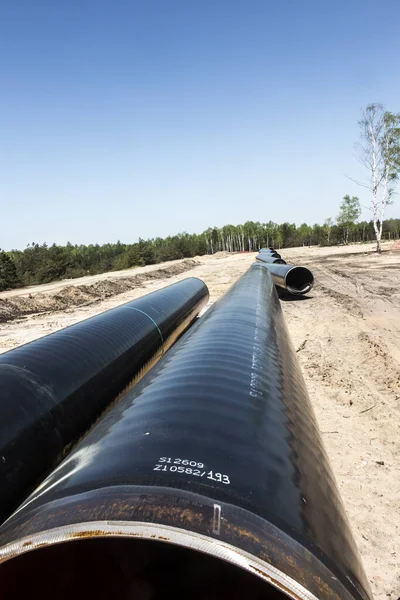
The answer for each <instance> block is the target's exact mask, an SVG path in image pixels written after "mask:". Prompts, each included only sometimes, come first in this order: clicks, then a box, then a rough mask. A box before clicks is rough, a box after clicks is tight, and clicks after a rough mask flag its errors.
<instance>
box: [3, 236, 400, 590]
mask: <svg viewBox="0 0 400 600" xmlns="http://www.w3.org/2000/svg"><path fill="white" fill-rule="evenodd" d="M389 249H390V245H384V250H385V251H384V252H383V253H382V255H381V256H377V255H375V254H374V253H373V252H372V251H373V246H372V245H355V246H348V247H346V248H338V247H334V248H316V247H312V248H307V247H306V248H293V249H289V250H286V251H282V254H283V257H284V258H285V259H286V260H288V261H293V262H294V263H295V264H296V263H297V264H304V265H305V266H308V267H310V268H311V269H312V270H313V272H314V275H315V278H316V285H315V288H314V289H313V291H312V292H311V293H310V295H309V297H308V298H307V299H300V300H294V301H284V300H282V308H283V311H284V314H285V318H286V321H287V323H288V327H289V330H290V333H291V336H292V341H293V344H294V346H295V348H296V350H297V356H298V358H299V361H300V364H301V367H302V370H303V373H304V377H305V380H306V383H307V387H308V390H309V393H310V397H311V401H312V403H313V405H314V408H315V411H316V414H317V418H318V422H319V425H320V429H321V431H322V435H323V438H324V441H325V444H326V447H327V450H328V454H329V456H330V459H331V462H332V466H333V470H334V472H335V475H336V478H337V481H338V485H339V488H340V491H341V494H342V497H343V500H344V503H345V506H346V509H347V511H348V515H349V518H350V522H351V525H352V528H353V532H354V535H355V537H356V540H357V543H358V546H359V548H360V551H361V555H362V558H363V561H364V565H365V569H366V572H367V575H368V577H369V580H370V582H371V586H372V590H373V593H374V596H375V599H376V600H384V599H386V598H389V599H390V600H396V599H398V598H399V596H400V550H399V544H398V538H399V534H400V403H399V400H400V252H389V251H388V250H389ZM253 260H254V254H237V255H227V254H223V253H220V254H217V255H214V256H213V257H197V258H196V259H195V260H194V261H192V262H190V261H187V262H186V263H185V261H174V263H166V264H165V265H154V266H152V267H144V268H140V269H134V270H131V271H122V272H119V273H109V274H104V275H100V276H94V277H85V278H82V279H80V280H72V281H69V282H66V281H63V282H59V283H56V284H49V285H47V286H38V287H35V288H28V289H25V290H23V291H21V290H14V291H12V292H3V293H1V294H0V317H1V314H3V321H4V322H3V323H0V352H5V351H6V350H8V349H11V348H14V347H15V346H18V345H20V344H23V343H25V342H28V341H31V340H33V339H36V338H38V337H41V336H43V335H46V334H48V333H50V332H52V331H56V330H58V329H61V328H62V327H66V326H68V325H71V324H73V323H76V322H77V321H80V320H82V319H85V318H87V317H90V316H92V315H95V314H98V313H100V312H102V311H104V310H106V309H108V308H112V307H114V306H117V305H119V304H121V303H123V302H127V301H129V300H132V299H134V298H137V297H139V296H141V295H143V294H146V293H149V292H151V291H154V290H156V289H159V288H161V287H163V286H165V285H167V284H169V283H173V282H175V281H179V280H181V279H183V278H185V277H188V276H195V277H200V278H201V279H203V280H204V281H205V282H206V283H207V285H208V287H209V289H210V304H212V303H213V302H215V300H216V299H218V297H220V296H221V295H222V294H223V293H225V291H226V290H227V289H228V288H229V287H230V286H231V285H232V283H233V282H234V281H235V280H236V279H237V278H238V277H239V276H240V275H241V274H242V273H243V272H244V271H245V270H246V269H247V268H248V267H249V266H250V264H251V263H252V262H253ZM182 263H184V264H182ZM176 268H177V270H176ZM151 273H153V275H151ZM149 275H150V278H148V276H149ZM138 276H139V277H138ZM110 279H111V280H112V281H111V283H110V284H109V281H110ZM118 282H122V283H121V286H120V287H118ZM104 286H105V287H104ZM71 287H73V288H76V289H75V290H72V292H71V290H68V289H67V288H71ZM76 290H78V291H79V293H78V292H77V291H76ZM88 290H89V291H88ZM114 292H115V293H117V295H113V293H114ZM65 295H67V296H68V298H69V300H68V302H67V303H66V304H65V303H64V304H63V300H62V299H63V296H65ZM37 296H39V301H38V300H37ZM55 296H56V297H57V298H58V299H56V301H55V300H54V297H55ZM21 297H22V299H21ZM60 298H61V304H60V302H59V299H60ZM103 298H105V299H103ZM76 299H77V303H78V304H82V305H81V306H78V307H76V306H74V302H75V300H76ZM10 301H11V302H14V304H13V305H12V306H13V307H14V308H13V309H12V311H11V313H12V314H11V317H12V320H6V321H5V318H6V312H7V310H11V309H10V305H9V302H10ZM37 302H39V304H35V303H37ZM37 305H39V308H40V310H41V311H43V310H46V311H47V312H45V313H44V314H30V315H28V313H29V312H30V311H31V310H32V306H33V308H35V306H37ZM15 307H16V308H15ZM57 307H58V308H60V307H63V309H62V310H57ZM1 309H3V313H1ZM18 311H20V312H19V313H18ZM21 311H22V312H21ZM18 314H19V315H20V316H19V317H18Z"/></svg>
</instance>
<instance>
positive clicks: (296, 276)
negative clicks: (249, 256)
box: [256, 254, 314, 296]
mask: <svg viewBox="0 0 400 600" xmlns="http://www.w3.org/2000/svg"><path fill="white" fill-rule="evenodd" d="M256 260H257V261H259V262H260V263H261V264H263V265H264V266H265V268H266V269H268V270H269V272H270V273H271V275H272V278H273V280H274V283H275V285H277V286H278V287H279V288H281V289H282V290H285V292H288V293H289V294H292V295H294V296H302V295H304V294H307V293H308V292H310V291H311V290H312V288H313V285H314V275H313V274H312V272H311V271H310V269H307V268H306V267H296V266H295V265H287V264H286V263H284V264H282V263H281V264H277V263H275V264H273V263H271V262H270V261H269V260H266V258H265V257H264V256H263V255H261V254H258V255H257V256H256ZM283 262H284V261H283Z"/></svg>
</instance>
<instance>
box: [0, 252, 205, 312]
mask: <svg viewBox="0 0 400 600" xmlns="http://www.w3.org/2000/svg"><path fill="white" fill-rule="evenodd" d="M199 264H200V263H199V262H198V261H196V260H193V259H191V258H188V259H186V260H183V261H182V262H180V263H178V264H173V265H170V266H169V267H163V268H160V269H156V270H154V271H148V272H147V273H140V274H137V275H133V276H132V277H123V278H122V277H120V278H116V277H112V275H111V274H110V278H109V279H103V280H100V281H96V282H94V283H92V284H90V285H74V284H70V285H66V286H65V287H63V288H61V290H58V291H57V292H56V293H54V292H53V293H47V294H43V293H40V292H39V293H35V294H31V295H29V296H14V297H12V298H4V299H0V323H4V322H5V321H11V320H12V319H17V318H19V317H22V316H24V315H29V314H32V313H44V312H54V311H59V310H65V309H67V308H71V307H75V306H83V305H88V304H93V303H94V302H100V301H101V300H105V299H106V298H111V297H112V296H116V295H117V294H122V293H124V292H127V291H129V290H132V289H134V288H137V287H142V286H143V284H144V283H145V282H146V281H151V280H154V279H168V278H169V277H173V276H174V275H179V274H180V273H184V272H185V271H188V270H189V269H193V267H197V266H198V265H199Z"/></svg>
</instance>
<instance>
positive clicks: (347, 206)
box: [0, 196, 400, 290]
mask: <svg viewBox="0 0 400 600" xmlns="http://www.w3.org/2000/svg"><path fill="white" fill-rule="evenodd" d="M358 206H359V204H358V199H357V198H355V197H353V198H350V196H345V197H344V199H343V202H342V204H341V207H340V214H339V216H338V218H337V221H336V222H334V221H333V219H327V220H326V221H325V223H324V224H323V225H318V224H315V225H307V224H306V223H303V224H301V225H300V226H296V225H295V224H294V223H282V224H280V225H279V224H277V223H273V222H272V221H269V222H268V223H260V222H258V221H257V222H254V221H247V222H246V223H244V224H243V225H225V226H224V227H210V228H209V229H207V230H206V231H204V232H203V233H200V234H189V233H180V234H178V235H175V236H168V237H166V238H159V237H158V238H154V239H148V240H144V239H139V241H138V242H136V243H133V244H124V243H121V242H119V241H118V242H117V243H115V244H103V245H99V244H90V245H88V246H85V245H73V244H71V243H68V244H67V245H66V246H59V245H57V244H53V245H47V244H46V243H43V244H38V243H32V244H29V245H28V246H27V248H25V250H11V251H10V252H5V251H0V290H5V289H10V288H15V287H19V286H25V285H36V284H41V283H49V282H51V281H56V280H60V279H69V278H76V277H82V276H84V275H96V274H98V273H104V272H107V271H118V270H121V269H129V268H131V267H138V266H143V265H149V264H156V263H159V262H164V261H169V260H175V259H180V258H190V257H194V256H201V255H204V254H214V253H215V252H221V251H225V252H249V251H250V252H254V251H256V250H258V248H261V247H268V246H274V247H276V248H278V249H280V248H290V247H294V246H301V245H307V246H311V245H320V246H329V245H336V244H341V243H354V242H369V241H373V240H374V239H375V238H376V235H375V230H374V223H373V221H369V222H367V221H361V222H358V223H357V222H355V221H356V220H357V219H358V217H359V208H358ZM382 238H383V239H393V240H394V239H399V238H400V219H389V220H386V221H385V223H384V224H383V231H382Z"/></svg>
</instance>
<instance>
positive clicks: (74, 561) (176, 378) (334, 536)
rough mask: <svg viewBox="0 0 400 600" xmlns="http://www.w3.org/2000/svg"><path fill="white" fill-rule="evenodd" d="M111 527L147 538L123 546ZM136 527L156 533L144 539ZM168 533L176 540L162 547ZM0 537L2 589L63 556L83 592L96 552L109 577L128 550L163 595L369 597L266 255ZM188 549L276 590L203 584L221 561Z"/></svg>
mask: <svg viewBox="0 0 400 600" xmlns="http://www.w3.org/2000/svg"><path fill="white" fill-rule="evenodd" d="M112 537H117V538H119V541H120V543H122V542H123V541H124V540H122V539H121V538H131V543H132V544H133V545H132V546H131V547H130V550H129V545H128V546H126V548H125V550H123V549H121V547H117V546H114V547H113V549H110V544H111V541H112V540H110V539H104V538H112ZM89 538H90V539H89ZM93 538H95V541H97V546H96V544H95V543H94V541H93ZM82 539H84V540H86V546H85V545H83V546H80V548H81V549H82V551H81V552H78V553H77V548H78V547H79V544H85V542H82ZM74 540H75V542H74ZM137 540H150V542H151V540H154V541H153V546H152V543H149V545H146V544H145V545H144V546H142V548H143V554H142V553H141V552H140V542H139V546H137V544H138V542H137ZM157 541H162V542H164V543H166V544H169V545H170V546H169V548H167V552H166V554H164V555H163V556H164V558H160V555H159V554H158V549H157V548H158V546H157V544H156V543H155V542H157ZM64 542H68V543H64ZM114 542H115V543H116V544H117V543H118V540H114ZM124 543H128V542H127V541H126V540H125V542H124ZM142 543H143V542H142ZM0 544H1V545H2V548H1V549H0V561H1V564H0V581H1V582H2V587H3V589H4V590H6V592H5V593H4V596H3V598H4V600H8V599H9V598H14V597H18V596H15V594H18V593H19V592H20V591H21V590H25V589H26V588H27V589H28V590H29V592H30V593H32V591H33V590H36V589H39V590H40V591H41V592H42V591H43V589H44V588H45V587H47V586H43V581H46V578H47V573H48V572H49V571H51V573H52V581H53V583H52V586H53V585H54V586H55V589H54V587H52V588H51V591H52V594H53V597H57V598H64V596H63V595H62V592H63V590H64V588H63V586H66V585H67V583H68V584H70V585H71V587H72V589H74V590H76V591H77V593H78V594H79V591H80V590H81V583H83V584H84V586H87V585H88V583H87V581H88V577H89V581H91V578H90V576H89V575H88V572H87V570H86V565H87V562H85V560H86V561H87V560H89V558H88V557H89V555H90V552H93V555H92V556H93V557H94V558H93V561H96V560H97V558H96V557H97V556H98V555H97V554H96V552H99V555H100V558H99V559H98V560H99V562H98V570H99V576H102V577H103V578H102V579H101V581H102V582H103V581H104V573H108V574H109V579H113V578H114V577H115V578H116V580H117V581H118V585H122V584H123V585H125V583H124V581H125V580H124V579H123V576H122V575H120V576H119V578H118V576H117V575H115V573H117V574H118V573H120V572H121V571H123V572H124V573H125V570H126V569H125V567H124V565H125V564H126V563H127V565H128V566H127V567H126V568H127V569H128V568H129V569H130V571H131V573H135V574H137V573H138V571H139V574H138V577H139V579H140V581H141V582H142V583H141V585H142V586H143V585H144V586H146V585H147V584H149V585H150V584H152V585H153V586H155V589H156V590H160V591H159V593H160V595H157V593H155V595H154V596H152V598H153V597H154V598H159V597H174V598H179V599H180V598H196V599H200V598H213V599H215V600H220V598H248V599H249V600H253V599H254V598H275V596H274V590H272V589H270V586H269V585H268V584H272V585H273V586H274V587H275V588H276V590H281V591H282V592H283V593H284V594H283V595H287V596H289V597H291V598H293V599H296V600H298V599H299V598H301V599H303V600H315V599H316V598H318V599H319V600H339V599H341V600H351V599H353V600H361V599H363V600H367V599H371V596H370V592H369V587H368V582H367V580H366V577H365V575H364V572H363V568H362V566H361V563H360V559H359V556H358V552H357V548H356V546H355V543H354V540H353V537H352V534H351V531H350V528H349V524H348V521H347V518H346V514H345V510H344V508H343V505H342V502H341V500H340V497H339V494H338V490H337V486H336V483H335V481H334V478H333V475H332V472H331V468H330V465H329V462H328V458H327V455H326V453H325V450H324V448H323V445H322V441H321V438H320V434H319V431H318V427H317V424H316V420H315V417H314V413H313V410H312V407H311V405H310V401H309V399H308V395H307V390H306V387H305V384H304V380H303V377H302V374H301V371H300V368H299V365H298V362H297V359H296V354H295V352H294V350H293V347H292V345H291V343H290V340H289V337H288V333H287V330H286V327H285V324H284V321H283V317H282V312H281V308H280V303H279V300H278V298H277V294H276V291H275V287H274V285H273V281H272V278H271V276H270V274H269V271H268V270H267V269H266V268H265V267H263V266H262V265H261V264H260V263H255V264H254V265H253V266H252V267H251V268H250V269H249V270H248V271H247V272H246V273H245V275H244V276H243V277H242V278H241V279H240V280H239V281H238V282H237V283H236V284H235V285H234V287H233V288H231V290H230V291H229V292H228V293H227V294H226V295H225V296H224V297H223V298H222V299H221V300H219V301H218V302H217V303H215V304H214V305H213V307H211V308H210V309H209V311H208V312H207V313H206V314H205V316H203V317H202V318H201V319H199V321H198V322H197V323H196V324H195V325H194V326H193V327H192V328H191V330H189V332H187V334H186V335H185V336H183V337H182V339H181V340H180V341H179V342H178V343H177V344H176V345H175V346H174V347H173V348H172V349H171V350H170V351H169V352H168V353H167V354H166V356H165V357H164V358H163V359H162V360H161V361H160V362H159V363H158V365H156V366H155V367H154V368H153V369H152V370H151V371H150V372H149V373H148V374H147V375H146V376H145V377H144V378H143V379H142V381H141V382H139V383H138V384H137V385H136V386H135V388H133V389H132V390H130V391H129V392H128V393H127V395H126V396H125V397H124V398H123V399H121V401H120V402H119V403H118V404H117V405H116V406H115V407H114V408H113V409H112V410H111V411H110V412H109V413H108V414H107V415H106V416H105V418H104V419H103V420H102V421H101V422H100V423H99V424H98V425H97V426H96V427H95V428H94V429H93V430H92V431H91V432H90V433H89V434H88V436H87V437H86V438H84V439H83V440H82V442H81V443H80V444H79V445H78V447H77V448H76V449H75V451H74V452H73V453H72V454H71V455H70V456H69V457H68V458H67V459H66V460H65V461H64V462H63V463H62V464H61V465H60V466H59V467H58V468H57V469H56V470H55V471H54V472H53V474H52V475H50V476H49V477H48V478H47V480H46V481H45V482H44V483H43V485H42V486H40V487H39V488H38V489H37V490H36V491H35V492H34V493H33V494H32V496H31V497H30V498H29V499H28V500H27V502H25V504H24V505H23V506H22V507H21V508H20V509H19V510H18V511H17V512H16V513H15V514H14V515H13V516H12V517H11V518H10V519H9V520H8V521H7V522H6V523H5V524H4V525H3V527H2V528H1V530H0ZM90 544H92V546H90ZM177 546H178V547H180V550H179V548H177ZM151 548H154V555H153V554H152V549H151ZM184 548H186V549H188V548H190V549H191V550H192V551H193V550H197V551H199V552H200V553H201V555H200V556H199V557H198V559H199V561H202V560H203V559H202V558H201V557H202V556H204V554H208V555H209V556H211V557H214V559H215V560H219V561H223V562H222V563H221V565H220V568H221V569H222V568H223V565H224V561H225V562H230V563H232V564H233V565H236V566H237V567H238V570H239V571H240V569H242V570H244V571H247V572H248V573H251V574H253V575H254V576H255V578H257V577H258V578H260V579H261V580H262V581H264V582H265V590H264V592H263V594H262V595H260V594H259V593H258V592H257V593H256V592H255V591H254V590H253V589H252V588H251V587H248V588H247V593H246V590H245V592H243V596H242V595H240V594H241V593H242V592H240V591H239V588H237V594H236V595H235V590H232V589H231V588H230V587H228V588H227V589H228V590H229V591H230V595H229V593H227V595H226V594H225V595H224V593H223V591H224V589H223V584H222V583H221V584H220V583H218V585H217V583H215V589H214V588H213V589H212V590H211V592H209V595H207V594H204V595H202V594H203V590H202V588H201V587H200V588H199V589H197V588H196V585H199V586H201V582H202V581H205V582H209V581H210V585H214V583H213V582H215V581H216V580H214V579H213V577H214V575H215V577H217V572H219V571H218V569H217V568H216V567H215V564H214V565H211V566H210V571H209V570H207V569H206V570H205V571H203V570H202V567H201V566H199V568H195V567H193V568H192V567H190V568H189V569H188V570H187V572H186V574H184V573H183V571H185V570H186V565H187V564H188V563H187V562H186V559H185V560H184V557H182V554H179V552H180V551H181V550H182V549H184ZM31 550H34V551H33V552H30V551H31ZM178 550H179V552H178ZM182 551H183V550H182ZM177 552H178V554H177ZM187 552H189V551H188V550H187ZM82 556H83V557H86V558H85V560H83V562H82ZM135 556H138V557H139V558H138V565H137V564H136V560H135V558H134V557H135ZM191 556H192V554H191ZM106 557H109V560H108V561H107V560H106ZM168 557H169V558H168ZM143 560H144V562H145V566H143ZM188 560H189V559H188ZM165 561H167V562H165ZM116 563H118V565H117V566H115V565H116ZM120 563H121V564H120ZM107 565H108V566H107ZM110 565H112V566H110ZM129 565H130V566H129ZM179 569H181V571H179ZM27 573H29V574H30V575H29V577H28V576H27V575H26V574H27ZM81 575H82V580H81V579H80V577H81ZM135 576H136V575H135ZM210 577H211V580H210ZM144 579H146V581H145V582H144V583H143V580H144ZM150 579H151V581H149V580H150ZM183 581H186V582H187V587H186V588H185V590H184V591H182V594H180V593H179V594H176V595H175V594H174V593H172V592H173V590H174V589H175V588H174V587H173V586H174V585H176V586H178V585H180V583H181V582H183ZM166 582H167V583H166ZM232 582H233V579H232V580H231V583H232ZM46 583H47V582H46ZM108 585H110V586H111V585H112V584H111V583H110V581H109V582H108ZM126 585H128V584H126ZM129 585H131V584H129ZM132 585H137V582H136V583H135V582H134V584H132ZM182 585H183V583H182ZM190 585H192V588H191V587H190ZM207 585H208V584H207ZM234 585H235V587H236V584H234ZM28 586H29V587H28ZM157 586H158V587H157ZM163 586H167V587H166V588H165V587H163ZM171 586H172V587H171ZM193 586H194V587H193ZM219 586H222V587H219ZM9 589H11V590H12V593H13V594H14V595H12V593H11V591H10V592H8V591H7V590H9ZM96 589H97V588H96ZM165 589H166V590H167V591H166V592H165V595H162V592H163V591H165ZM167 592H168V593H167ZM118 593H120V592H119V588H118ZM168 594H169V595H168ZM276 594H278V596H279V595H280V594H279V592H276ZM21 595H22V594H21ZM149 596H150V595H149ZM79 597H80V596H79ZM96 597H97V596H96ZM118 597H121V598H122V597H123V598H125V597H127V596H124V595H123V591H121V595H120V596H118Z"/></svg>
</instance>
